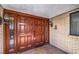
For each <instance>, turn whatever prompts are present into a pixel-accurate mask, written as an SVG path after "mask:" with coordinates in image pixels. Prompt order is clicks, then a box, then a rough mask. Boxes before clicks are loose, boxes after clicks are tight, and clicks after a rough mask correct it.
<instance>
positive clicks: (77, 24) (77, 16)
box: [70, 11, 79, 35]
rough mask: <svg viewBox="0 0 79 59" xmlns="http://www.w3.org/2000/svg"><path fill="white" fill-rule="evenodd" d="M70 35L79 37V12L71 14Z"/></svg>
mask: <svg viewBox="0 0 79 59" xmlns="http://www.w3.org/2000/svg"><path fill="white" fill-rule="evenodd" d="M70 35H79V11H77V12H74V13H71V14H70Z"/></svg>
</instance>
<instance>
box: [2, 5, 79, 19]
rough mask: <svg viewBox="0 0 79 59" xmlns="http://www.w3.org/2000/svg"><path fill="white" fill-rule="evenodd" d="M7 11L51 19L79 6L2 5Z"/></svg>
mask: <svg viewBox="0 0 79 59" xmlns="http://www.w3.org/2000/svg"><path fill="white" fill-rule="evenodd" d="M2 6H3V7H4V8H6V9H10V10H15V11H19V12H23V13H28V14H32V15H37V16H42V17H46V18H51V17H54V16H57V15H59V14H62V13H65V12H67V11H70V10H73V9H75V8H78V7H79V4H2Z"/></svg>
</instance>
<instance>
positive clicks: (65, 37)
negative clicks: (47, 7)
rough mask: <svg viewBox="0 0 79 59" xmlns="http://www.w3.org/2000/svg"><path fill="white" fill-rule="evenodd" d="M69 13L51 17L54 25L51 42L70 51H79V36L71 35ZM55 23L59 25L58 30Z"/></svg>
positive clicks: (51, 31) (51, 30)
mask: <svg viewBox="0 0 79 59" xmlns="http://www.w3.org/2000/svg"><path fill="white" fill-rule="evenodd" d="M75 11H77V10H75ZM71 12H74V11H71ZM69 13H70V12H68V13H65V14H62V15H59V16H56V17H53V18H51V20H52V22H53V27H50V44H51V45H53V46H56V47H58V48H60V49H62V50H63V51H65V52H68V53H79V36H71V35H69V30H70V18H69ZM55 25H57V30H56V29H54V27H55Z"/></svg>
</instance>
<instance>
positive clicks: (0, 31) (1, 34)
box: [0, 7, 3, 54]
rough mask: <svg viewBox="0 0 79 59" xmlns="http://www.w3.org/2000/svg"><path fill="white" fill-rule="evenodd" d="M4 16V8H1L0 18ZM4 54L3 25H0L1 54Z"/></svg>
mask: <svg viewBox="0 0 79 59" xmlns="http://www.w3.org/2000/svg"><path fill="white" fill-rule="evenodd" d="M2 15H3V8H2V7H0V16H2ZM1 53H3V24H2V25H0V54H1Z"/></svg>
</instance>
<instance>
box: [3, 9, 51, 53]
mask: <svg viewBox="0 0 79 59" xmlns="http://www.w3.org/2000/svg"><path fill="white" fill-rule="evenodd" d="M5 13H12V14H16V15H23V16H26V17H31V18H38V19H44V20H48V43H49V29H50V28H49V19H48V18H44V17H40V16H35V15H30V14H26V13H21V12H17V11H12V10H8V9H4V10H3V16H4V14H5ZM15 19H17V17H15ZM3 20H4V18H3ZM15 22H16V21H15ZM14 26H15V29H14V34H15V35H14V39H15V53H16V52H17V46H16V39H17V38H16V35H17V34H16V31H17V29H16V27H17V26H16V23H15V24H14ZM3 36H4V38H3V53H4V54H8V51H7V47H8V46H7V43H6V41H7V40H6V31H5V22H4V24H3ZM7 42H9V40H8V41H7Z"/></svg>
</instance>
